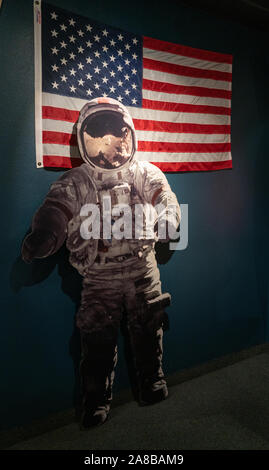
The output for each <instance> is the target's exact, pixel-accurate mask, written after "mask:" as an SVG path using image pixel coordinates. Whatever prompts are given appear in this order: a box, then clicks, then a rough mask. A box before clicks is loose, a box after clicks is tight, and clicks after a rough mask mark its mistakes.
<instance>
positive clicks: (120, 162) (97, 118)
mask: <svg viewBox="0 0 269 470" xmlns="http://www.w3.org/2000/svg"><path fill="white" fill-rule="evenodd" d="M77 138H78V145H79V150H80V154H81V157H82V159H83V160H84V162H85V163H88V164H89V165H91V167H92V168H94V169H95V170H97V172H101V173H103V174H104V173H111V172H115V171H119V170H120V171H121V170H122V169H124V168H129V166H130V164H131V162H132V160H133V157H134V154H135V151H136V147H137V143H136V135H135V129H134V124H133V121H132V118H131V116H130V114H129V112H128V110H127V109H126V107H125V106H123V105H122V104H121V103H120V102H118V101H116V100H114V99H113V98H105V97H101V98H95V99H93V100H91V101H89V102H88V103H86V104H85V106H84V107H83V108H82V109H81V111H80V115H79V119H78V124H77Z"/></svg>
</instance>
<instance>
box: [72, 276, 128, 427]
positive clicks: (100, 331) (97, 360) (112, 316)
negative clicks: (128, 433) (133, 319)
mask: <svg viewBox="0 0 269 470" xmlns="http://www.w3.org/2000/svg"><path fill="white" fill-rule="evenodd" d="M104 291H105V289H104V285H103V289H100V286H96V285H94V284H93V283H89V282H85V280H84V283H83V291H82V297H81V306H80V309H79V311H78V313H77V326H78V327H79V328H80V331H81V363H80V376H81V385H82V394H83V413H82V420H81V422H82V425H83V426H84V427H90V426H92V425H96V424H102V423H103V422H104V421H105V420H106V419H107V416H108V413H109V410H110V405H111V401H112V386H113V380H114V375H115V374H114V369H115V366H116V363H117V337H118V331H119V326H120V319H121V308H120V299H118V298H117V296H119V294H117V293H116V292H115V296H114V297H113V292H112V293H111V291H110V294H111V297H108V296H107V293H105V292H104Z"/></svg>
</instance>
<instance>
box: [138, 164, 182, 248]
mask: <svg viewBox="0 0 269 470" xmlns="http://www.w3.org/2000/svg"><path fill="white" fill-rule="evenodd" d="M142 172H143V177H142V182H143V183H142V188H141V189H142V193H143V198H144V200H145V201H146V202H148V203H149V204H152V206H154V208H155V209H156V211H157V218H156V221H155V226H154V229H155V231H156V232H157V233H158V235H159V240H160V241H163V242H166V241H168V240H169V239H170V237H173V234H175V232H176V231H177V229H178V227H179V224H180V219H181V211H180V206H179V203H178V200H177V197H176V195H175V193H174V192H173V191H172V190H171V187H170V185H169V183H168V181H167V178H166V176H165V175H164V173H163V172H162V171H161V170H160V169H159V168H158V167H156V166H155V165H152V164H151V163H148V162H143V164H142ZM160 233H162V234H166V236H165V237H160Z"/></svg>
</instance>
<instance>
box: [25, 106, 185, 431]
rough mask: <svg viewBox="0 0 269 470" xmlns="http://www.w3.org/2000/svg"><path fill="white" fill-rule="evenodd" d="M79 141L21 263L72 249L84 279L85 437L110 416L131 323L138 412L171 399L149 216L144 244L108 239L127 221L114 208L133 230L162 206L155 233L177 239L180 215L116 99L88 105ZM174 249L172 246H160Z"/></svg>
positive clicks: (80, 315)
mask: <svg viewBox="0 0 269 470" xmlns="http://www.w3.org/2000/svg"><path fill="white" fill-rule="evenodd" d="M77 138H78V145H79V150H80V154H81V157H82V159H83V160H84V162H85V163H83V164H82V165H81V166H80V167H78V168H73V169H71V170H69V171H67V172H65V173H64V174H63V175H62V176H61V177H60V178H59V179H58V180H57V181H56V182H55V183H53V184H52V185H51V187H50V191H49V192H48V194H47V196H46V198H45V201H44V202H43V204H42V205H41V207H40V208H39V209H38V210H37V212H36V213H35V215H34V217H33V220H32V233H30V234H29V235H28V236H27V237H26V238H25V240H24V243H23V247H22V257H23V259H24V261H26V262H31V261H32V260H33V259H34V258H44V257H47V256H49V255H51V254H53V253H55V252H56V251H57V250H58V249H59V248H60V247H61V246H62V244H63V243H64V242H65V241H66V246H67V248H68V250H69V251H70V256H69V260H70V263H71V264H72V265H73V266H74V267H75V268H76V269H77V270H78V272H79V273H80V274H81V275H82V276H83V287H82V292H81V303H80V308H79V310H78V312H77V318H76V324H77V326H78V328H79V329H80V333H81V363H80V375H81V382H82V392H83V412H82V425H83V427H85V428H87V427H90V426H93V425H97V424H102V423H104V422H105V420H106V419H107V417H108V413H109V410H110V405H111V400H112V385H113V379H114V369H115V365H116V362H117V336H118V332H119V327H120V324H121V322H122V321H123V319H124V321H125V322H126V326H127V331H128V335H129V340H130V344H131V349H132V355H133V361H134V366H135V371H136V378H137V384H138V390H139V403H140V404H141V405H147V404H153V403H156V402H158V401H160V400H163V399H165V398H166V397H167V395H168V390H167V385H166V381H165V378H164V374H163V370H162V356H163V344H162V336H163V329H164V328H165V315H166V313H165V311H164V308H165V307H166V306H167V305H169V303H170V295H169V294H167V293H166V294H162V291H161V282H160V275H159V270H158V267H157V263H156V259H155V251H154V245H155V241H156V235H155V236H154V235H153V236H148V234H146V232H143V229H144V226H145V224H144V216H142V219H140V228H141V223H142V232H139V233H140V235H139V236H137V235H136V232H134V228H133V226H132V229H131V230H132V231H131V235H130V236H129V237H123V238H121V239H118V238H115V236H114V235H113V233H112V234H111V233H110V234H108V235H107V236H104V230H105V229H106V227H104V225H106V223H108V226H109V223H111V224H112V226H115V224H116V223H117V220H119V216H120V215H121V212H118V213H117V212H116V215H114V216H113V208H115V207H117V206H118V207H119V205H120V204H122V205H125V206H129V207H130V208H131V214H132V220H131V221H132V222H133V221H134V215H135V207H136V205H137V204H140V205H141V204H142V205H145V204H149V205H152V206H154V207H157V205H158V204H162V206H163V207H165V208H166V209H165V210H164V211H161V212H160V213H158V215H157V218H156V220H155V222H156V223H155V229H156V227H157V226H158V227H163V226H165V227H166V228H167V227H169V228H170V230H172V231H175V230H176V229H177V228H178V225H179V222H180V208H179V205H178V202H177V199H176V196H175V194H174V193H173V192H172V191H171V188H170V186H169V184H168V182H167V179H166V177H165V176H164V174H163V173H162V172H161V170H159V169H158V168H157V167H156V166H154V165H152V164H150V163H148V162H142V161H137V160H135V158H134V157H135V151H136V135H135V130H134V125H133V122H132V119H131V116H130V114H129V113H128V111H127V109H126V108H125V107H124V106H123V105H122V104H121V103H119V102H117V101H116V100H113V99H110V98H96V99H93V100H92V101H90V102H88V103H87V104H86V105H85V106H84V107H83V108H82V110H81V112H80V116H79V120H78V124H77ZM109 204H110V207H107V206H109ZM89 205H96V207H97V208H98V209H100V212H99V214H100V217H99V215H98V212H97V216H96V217H97V218H96V220H95V221H93V220H92V224H91V229H92V230H93V231H94V230H96V229H97V232H98V229H99V227H98V224H99V222H100V220H101V231H100V236H99V237H94V236H87V229H88V232H89V230H90V224H88V222H87V220H89V219H87V216H88V215H89V207H92V206H89ZM171 205H173V210H171V209H170V207H172V206H171ZM143 207H144V206H143ZM107 210H108V212H107V213H108V214H110V217H109V219H110V220H108V218H107V215H106V214H105V212H106V211H107ZM109 211H110V212H109ZM111 212H112V217H111ZM141 220H142V222H141ZM135 222H136V223H137V221H135ZM85 223H86V225H85ZM87 224H88V225H87ZM158 224H159V225H158ZM99 225H100V224H99ZM141 233H142V235H141ZM146 235H147V236H146ZM168 240H169V238H168V237H166V238H165V240H161V241H168Z"/></svg>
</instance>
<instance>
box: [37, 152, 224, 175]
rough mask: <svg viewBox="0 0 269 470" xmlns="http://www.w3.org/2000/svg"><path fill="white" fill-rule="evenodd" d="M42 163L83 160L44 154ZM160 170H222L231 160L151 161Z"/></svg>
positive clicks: (71, 163) (66, 163) (74, 164)
mask: <svg viewBox="0 0 269 470" xmlns="http://www.w3.org/2000/svg"><path fill="white" fill-rule="evenodd" d="M43 163H44V166H45V167H52V168H57V167H58V168H74V167H77V166H80V165H81V164H82V163H83V160H82V159H80V158H68V157H60V156H58V155H44V156H43ZM152 163H153V165H156V166H157V167H158V168H160V169H161V170H162V171H165V172H175V171H209V170H223V169H227V168H232V160H224V161H221V162H171V163H170V162H152Z"/></svg>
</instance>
